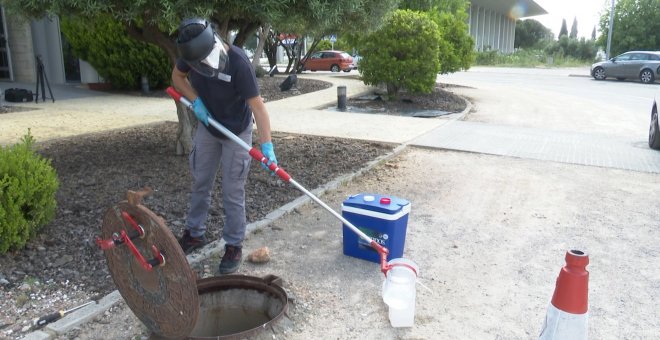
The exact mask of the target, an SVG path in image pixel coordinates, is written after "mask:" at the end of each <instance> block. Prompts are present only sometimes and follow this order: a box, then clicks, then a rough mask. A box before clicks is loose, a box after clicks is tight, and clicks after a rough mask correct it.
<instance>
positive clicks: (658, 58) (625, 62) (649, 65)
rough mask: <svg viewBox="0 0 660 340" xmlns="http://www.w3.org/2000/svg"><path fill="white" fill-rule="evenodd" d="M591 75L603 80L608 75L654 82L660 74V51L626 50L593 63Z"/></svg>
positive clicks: (646, 82) (622, 78) (619, 78)
mask: <svg viewBox="0 0 660 340" xmlns="http://www.w3.org/2000/svg"><path fill="white" fill-rule="evenodd" d="M591 76H592V77H594V79H596V80H603V79H605V78H607V77H613V78H616V79H618V80H624V79H627V78H636V79H639V80H640V81H641V82H642V83H645V84H650V83H653V82H654V81H655V77H657V76H660V52H659V51H655V52H653V51H630V52H626V53H624V54H621V55H618V56H616V57H614V58H612V59H610V60H605V61H601V62H598V63H595V64H593V65H591Z"/></svg>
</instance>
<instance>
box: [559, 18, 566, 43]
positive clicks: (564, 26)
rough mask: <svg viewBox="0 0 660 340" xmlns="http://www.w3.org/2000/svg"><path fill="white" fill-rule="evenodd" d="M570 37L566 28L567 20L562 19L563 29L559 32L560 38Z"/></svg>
mask: <svg viewBox="0 0 660 340" xmlns="http://www.w3.org/2000/svg"><path fill="white" fill-rule="evenodd" d="M564 35H568V28H567V27H566V19H561V29H560V30H559V38H561V37H562V36H564Z"/></svg>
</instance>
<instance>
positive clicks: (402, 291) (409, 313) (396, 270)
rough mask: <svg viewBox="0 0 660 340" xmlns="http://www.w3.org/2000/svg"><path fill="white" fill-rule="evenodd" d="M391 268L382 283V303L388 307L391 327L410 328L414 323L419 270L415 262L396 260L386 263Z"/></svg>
mask: <svg viewBox="0 0 660 340" xmlns="http://www.w3.org/2000/svg"><path fill="white" fill-rule="evenodd" d="M387 264H388V265H390V266H391V268H390V269H389V270H388V271H387V275H386V277H385V281H384V282H383V292H382V294H383V302H385V304H387V306H388V307H389V318H390V323H391V324H392V327H412V326H413V325H414V323H415V297H416V286H415V284H416V282H417V275H419V268H418V267H417V264H415V262H413V261H410V260H407V259H403V258H397V259H392V260H390V261H389V262H387Z"/></svg>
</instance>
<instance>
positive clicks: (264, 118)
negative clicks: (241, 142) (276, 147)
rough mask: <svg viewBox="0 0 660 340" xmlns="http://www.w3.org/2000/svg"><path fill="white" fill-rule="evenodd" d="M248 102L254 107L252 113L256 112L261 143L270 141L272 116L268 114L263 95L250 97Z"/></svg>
mask: <svg viewBox="0 0 660 340" xmlns="http://www.w3.org/2000/svg"><path fill="white" fill-rule="evenodd" d="M247 103H248V105H250V109H252V113H253V114H254V120H255V121H256V122H257V133H258V135H259V144H263V143H267V142H270V141H271V136H270V117H269V116H268V110H266V105H265V104H264V101H263V99H262V98H261V96H256V97H252V98H250V99H248V100H247Z"/></svg>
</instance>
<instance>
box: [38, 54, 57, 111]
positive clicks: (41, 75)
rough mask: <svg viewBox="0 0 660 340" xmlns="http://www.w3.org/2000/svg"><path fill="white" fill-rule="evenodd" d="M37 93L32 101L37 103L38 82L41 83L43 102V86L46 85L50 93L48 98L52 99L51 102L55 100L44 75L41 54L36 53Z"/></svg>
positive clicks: (44, 95) (42, 99)
mask: <svg viewBox="0 0 660 340" xmlns="http://www.w3.org/2000/svg"><path fill="white" fill-rule="evenodd" d="M36 59H37V91H35V92H36V93H37V95H36V96H35V97H34V102H35V103H38V102H39V84H41V101H42V102H45V101H46V89H45V88H44V86H48V93H50V97H49V98H50V99H52V100H53V103H54V102H55V97H53V91H51V89H50V84H49V83H48V76H46V72H45V71H44V63H43V62H42V61H41V56H40V55H37V56H36Z"/></svg>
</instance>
